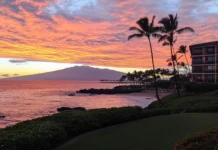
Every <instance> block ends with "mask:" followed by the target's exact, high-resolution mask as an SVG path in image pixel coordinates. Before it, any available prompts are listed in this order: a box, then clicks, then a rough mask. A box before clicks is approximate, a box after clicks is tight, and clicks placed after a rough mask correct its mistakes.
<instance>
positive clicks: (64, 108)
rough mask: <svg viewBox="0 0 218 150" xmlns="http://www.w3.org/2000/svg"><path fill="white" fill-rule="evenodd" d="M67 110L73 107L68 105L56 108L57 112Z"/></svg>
mask: <svg viewBox="0 0 218 150" xmlns="http://www.w3.org/2000/svg"><path fill="white" fill-rule="evenodd" d="M67 110H73V109H72V108H70V107H61V108H58V109H57V111H58V112H62V111H67Z"/></svg>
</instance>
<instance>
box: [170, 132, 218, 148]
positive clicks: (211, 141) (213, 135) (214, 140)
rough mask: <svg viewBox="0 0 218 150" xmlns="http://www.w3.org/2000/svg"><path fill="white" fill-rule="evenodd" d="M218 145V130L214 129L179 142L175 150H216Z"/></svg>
mask: <svg viewBox="0 0 218 150" xmlns="http://www.w3.org/2000/svg"><path fill="white" fill-rule="evenodd" d="M217 145H218V128H214V129H210V130H207V131H203V132H199V133H197V134H195V135H194V136H192V137H189V138H187V139H185V140H183V141H180V142H177V143H176V145H175V147H174V150H184V149H185V150H216V149H217Z"/></svg>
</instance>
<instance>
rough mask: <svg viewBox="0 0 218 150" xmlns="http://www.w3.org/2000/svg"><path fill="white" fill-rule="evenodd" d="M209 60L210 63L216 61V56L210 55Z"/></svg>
mask: <svg viewBox="0 0 218 150" xmlns="http://www.w3.org/2000/svg"><path fill="white" fill-rule="evenodd" d="M207 62H208V63H215V56H209V57H207Z"/></svg>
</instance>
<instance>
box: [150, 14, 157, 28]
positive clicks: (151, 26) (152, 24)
mask: <svg viewBox="0 0 218 150" xmlns="http://www.w3.org/2000/svg"><path fill="white" fill-rule="evenodd" d="M155 18H156V16H155V15H154V16H153V17H152V21H151V24H150V29H152V28H153V27H154V19H155Z"/></svg>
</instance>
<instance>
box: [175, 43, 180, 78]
mask: <svg viewBox="0 0 218 150" xmlns="http://www.w3.org/2000/svg"><path fill="white" fill-rule="evenodd" d="M173 54H174V55H175V56H176V53H175V51H174V47H173ZM176 68H177V70H178V75H179V76H180V73H179V66H178V60H177V56H176Z"/></svg>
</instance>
